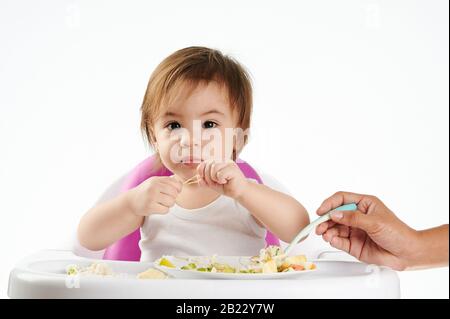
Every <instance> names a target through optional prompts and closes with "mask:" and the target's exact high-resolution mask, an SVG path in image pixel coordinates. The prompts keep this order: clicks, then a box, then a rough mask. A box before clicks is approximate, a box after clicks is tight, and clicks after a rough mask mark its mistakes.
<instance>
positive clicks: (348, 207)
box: [284, 203, 357, 255]
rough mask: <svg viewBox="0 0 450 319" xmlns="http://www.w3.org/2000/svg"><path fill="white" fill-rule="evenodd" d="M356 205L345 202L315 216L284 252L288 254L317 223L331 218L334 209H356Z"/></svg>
mask: <svg viewBox="0 0 450 319" xmlns="http://www.w3.org/2000/svg"><path fill="white" fill-rule="evenodd" d="M356 209H357V206H356V204H355V203H351V204H346V205H342V206H339V207H336V208H335V209H333V210H331V211H329V212H328V213H326V214H325V215H322V216H320V217H319V218H317V219H316V220H315V221H313V222H311V223H310V224H309V225H308V226H306V227H305V228H303V229H302V230H301V231H300V232H299V233H298V234H297V236H295V238H294V240H293V241H292V242H291V243H290V244H289V246H287V248H286V249H285V250H284V253H285V254H286V255H288V254H289V252H290V251H291V250H292V249H293V248H294V246H295V245H296V244H297V243H298V242H299V241H300V240H302V239H303V238H305V237H306V236H308V234H309V233H310V232H311V231H312V230H313V229H315V228H316V226H317V225H319V224H321V223H323V222H326V221H327V220H330V219H331V216H330V215H331V213H332V212H334V211H336V210H356Z"/></svg>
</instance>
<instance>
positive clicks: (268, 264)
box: [156, 246, 316, 274]
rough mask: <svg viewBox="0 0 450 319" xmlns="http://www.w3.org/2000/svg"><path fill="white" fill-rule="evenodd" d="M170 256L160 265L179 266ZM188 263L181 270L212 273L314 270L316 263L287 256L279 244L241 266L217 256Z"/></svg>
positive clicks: (162, 258)
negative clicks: (229, 263)
mask: <svg viewBox="0 0 450 319" xmlns="http://www.w3.org/2000/svg"><path fill="white" fill-rule="evenodd" d="M169 258H170V257H168V256H163V257H161V258H160V259H158V260H157V261H156V263H157V264H158V265H159V266H163V267H167V268H177V267H175V265H174V264H173V263H172V262H171V261H170V260H169ZM186 261H187V262H186V264H185V265H183V266H181V267H179V269H181V270H187V271H200V272H211V273H244V274H249V273H250V274H258V273H279V272H288V271H303V270H313V269H315V268H316V265H315V264H314V263H312V262H308V261H307V260H306V257H305V256H304V255H298V256H286V255H285V254H284V252H283V250H282V249H281V248H280V247H278V246H268V247H267V248H264V249H261V251H260V253H259V256H254V257H251V258H250V259H249V260H247V262H246V263H245V264H243V265H242V266H240V267H235V266H232V265H228V264H226V263H219V262H217V256H216V255H213V256H211V257H207V258H205V257H198V258H196V257H190V258H187V259H186Z"/></svg>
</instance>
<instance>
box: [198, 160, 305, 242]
mask: <svg viewBox="0 0 450 319" xmlns="http://www.w3.org/2000/svg"><path fill="white" fill-rule="evenodd" d="M197 172H198V174H199V176H200V182H199V183H200V184H201V185H207V186H209V187H211V188H213V189H215V190H217V191H218V192H220V193H223V194H224V195H226V196H229V197H231V198H234V199H235V200H237V201H238V202H239V203H240V204H241V205H242V206H244V207H245V208H246V209H247V210H248V211H249V212H250V213H251V214H252V215H253V216H254V217H255V219H256V220H258V221H259V222H260V223H261V224H262V225H264V226H265V227H266V228H268V229H269V230H270V231H271V232H273V233H274V234H275V235H277V236H278V238H280V239H281V240H282V241H285V242H290V241H291V240H292V239H294V237H295V236H296V235H297V233H298V232H299V231H300V230H301V229H302V228H303V227H305V226H306V225H308V224H309V216H308V213H307V212H306V210H305V208H304V207H303V206H302V205H301V204H300V203H299V202H298V201H297V200H295V199H294V198H292V197H291V196H289V195H286V194H284V193H281V192H278V191H275V190H273V189H271V188H269V187H267V186H264V185H260V184H256V183H253V182H251V181H249V180H247V179H246V178H245V176H244V174H243V173H242V172H241V170H240V169H239V167H238V165H237V164H236V163H235V162H233V161H229V162H226V163H214V162H202V163H201V164H200V165H199V166H198V167H197Z"/></svg>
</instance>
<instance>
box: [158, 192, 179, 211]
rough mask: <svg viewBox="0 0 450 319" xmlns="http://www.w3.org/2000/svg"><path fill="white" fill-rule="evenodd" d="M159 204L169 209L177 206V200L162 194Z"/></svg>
mask: <svg viewBox="0 0 450 319" xmlns="http://www.w3.org/2000/svg"><path fill="white" fill-rule="evenodd" d="M157 202H158V204H160V205H162V206H165V207H167V208H169V207H172V206H173V204H175V198H173V197H172V196H169V195H166V194H163V193H160V194H159V196H158V200H157Z"/></svg>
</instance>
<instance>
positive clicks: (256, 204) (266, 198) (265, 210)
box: [236, 182, 309, 242]
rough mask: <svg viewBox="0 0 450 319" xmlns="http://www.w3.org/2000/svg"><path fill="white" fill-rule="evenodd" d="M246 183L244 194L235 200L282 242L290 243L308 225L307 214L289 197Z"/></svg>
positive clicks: (267, 188)
mask: <svg viewBox="0 0 450 319" xmlns="http://www.w3.org/2000/svg"><path fill="white" fill-rule="evenodd" d="M247 183H248V185H247V187H246V188H245V192H244V193H243V194H242V195H241V196H240V197H238V198H236V200H237V201H238V202H239V203H240V204H241V205H242V206H244V207H245V208H246V209H247V210H248V211H249V212H250V213H251V214H252V215H253V216H254V217H255V218H256V219H257V220H258V221H260V222H261V224H263V225H264V226H265V227H266V228H268V229H269V230H270V231H271V232H273V233H274V234H275V235H277V236H278V238H280V239H281V240H282V241H285V242H290V241H291V240H292V239H294V237H295V236H296V235H297V233H298V232H299V231H300V230H301V229H302V228H303V227H305V226H306V225H308V224H309V216H308V212H307V211H306V209H305V208H304V207H303V206H302V204H300V203H299V202H298V201H297V200H295V199H294V198H292V197H291V196H289V195H286V194H284V193H281V192H278V191H276V190H273V189H271V188H270V187H267V186H265V185H261V184H256V183H252V182H247Z"/></svg>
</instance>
